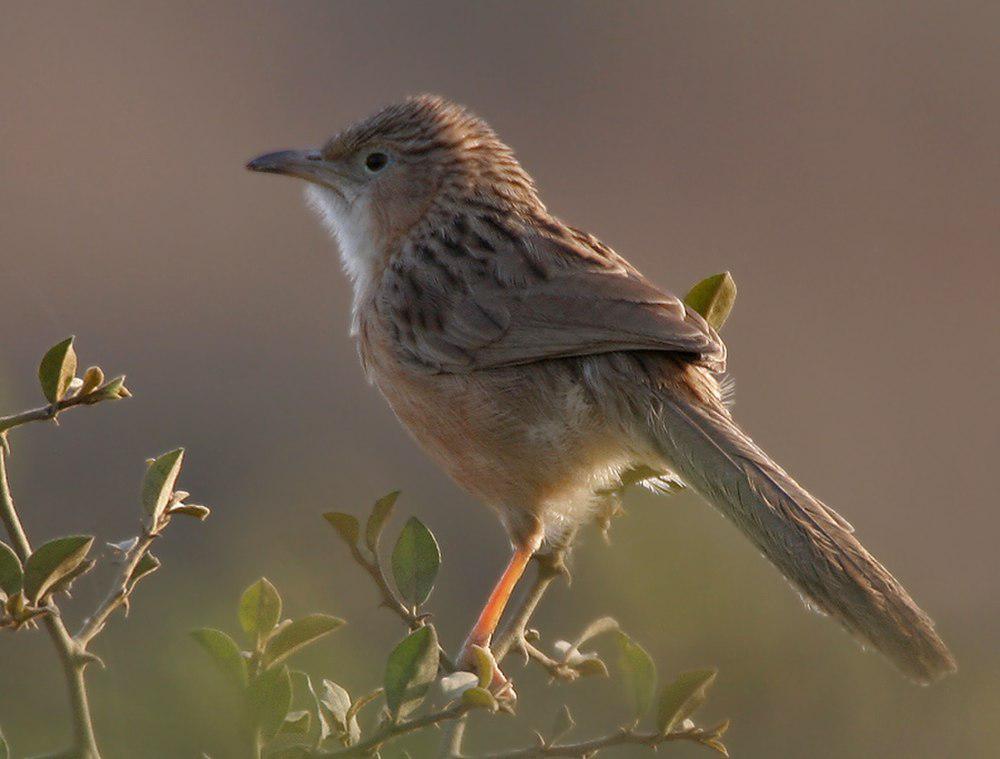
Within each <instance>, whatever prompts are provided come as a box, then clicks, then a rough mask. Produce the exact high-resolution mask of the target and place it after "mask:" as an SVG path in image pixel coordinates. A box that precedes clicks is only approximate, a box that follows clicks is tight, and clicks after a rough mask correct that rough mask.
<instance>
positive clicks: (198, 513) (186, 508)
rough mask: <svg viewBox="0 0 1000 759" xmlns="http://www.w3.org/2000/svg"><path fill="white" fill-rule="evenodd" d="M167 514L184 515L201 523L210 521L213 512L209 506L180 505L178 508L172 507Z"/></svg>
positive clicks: (198, 504) (196, 504)
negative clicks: (209, 517)
mask: <svg viewBox="0 0 1000 759" xmlns="http://www.w3.org/2000/svg"><path fill="white" fill-rule="evenodd" d="M167 513H169V514H184V515H185V516H188V517H194V518H195V519H197V520H198V521H199V522H204V521H205V520H206V519H208V516H209V514H211V513H212V510H211V509H210V508H208V506H202V505H201V504H200V503H179V504H177V505H176V506H171V507H170V510H169V511H168V512H167Z"/></svg>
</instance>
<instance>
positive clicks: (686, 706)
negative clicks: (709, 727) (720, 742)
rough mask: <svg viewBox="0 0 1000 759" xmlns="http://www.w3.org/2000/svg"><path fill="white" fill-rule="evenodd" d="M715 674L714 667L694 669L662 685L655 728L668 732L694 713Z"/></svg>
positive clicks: (703, 700)
mask: <svg viewBox="0 0 1000 759" xmlns="http://www.w3.org/2000/svg"><path fill="white" fill-rule="evenodd" d="M716 674H718V673H717V671H716V670H714V669H696V670H692V671H691V672H684V673H683V674H681V675H679V676H678V677H677V679H676V680H674V681H673V682H672V683H670V684H669V685H667V686H666V687H664V689H663V691H662V692H661V693H660V699H659V701H658V703H657V705H656V727H657V729H658V730H659V731H660V732H661V733H663V734H666V733H669V732H670V731H672V730H673V729H674V728H675V727H677V725H679V724H680V723H681V722H683V721H684V720H686V719H687V718H688V717H690V716H691V715H692V714H694V712H695V711H696V710H697V709H698V708H699V707H700V706H701V705H702V704H704V703H705V699H706V698H708V689H709V688H711V687H712V683H714V682H715V676H716ZM727 727H728V725H727ZM723 732H724V730H723ZM719 734H720V735H721V733H719Z"/></svg>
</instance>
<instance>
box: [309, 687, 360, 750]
mask: <svg viewBox="0 0 1000 759" xmlns="http://www.w3.org/2000/svg"><path fill="white" fill-rule="evenodd" d="M319 700H320V703H321V704H322V705H323V708H324V711H325V713H326V715H327V716H328V717H329V718H330V720H331V721H332V722H333V729H334V732H336V734H337V737H338V738H339V739H340V742H341V743H343V744H344V745H345V746H353V745H354V744H355V743H357V742H358V741H359V740H361V727H360V726H359V725H358V718H357V712H356V711H355V710H352V708H351V696H350V694H349V693H348V692H347V691H346V690H344V688H342V687H341V686H339V685H337V683H335V682H333V681H331V680H324V681H323V695H322V696H320V699H319Z"/></svg>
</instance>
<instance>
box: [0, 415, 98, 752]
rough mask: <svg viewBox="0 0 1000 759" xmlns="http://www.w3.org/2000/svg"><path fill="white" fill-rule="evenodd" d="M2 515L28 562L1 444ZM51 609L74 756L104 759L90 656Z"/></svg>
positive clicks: (47, 618) (48, 625)
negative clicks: (89, 680)
mask: <svg viewBox="0 0 1000 759" xmlns="http://www.w3.org/2000/svg"><path fill="white" fill-rule="evenodd" d="M8 418H9V417H8ZM0 514H2V516H3V523H4V526H5V527H6V528H7V534H8V535H9V536H10V539H11V541H12V542H13V543H14V550H15V551H16V552H17V555H18V557H19V558H20V559H21V562H22V563H24V562H26V561H27V560H28V557H29V556H31V544H30V543H29V542H28V537H27V535H26V534H25V532H24V527H23V526H22V524H21V519H20V517H19V516H18V514H17V509H16V507H15V506H14V497H13V495H12V494H11V491H10V482H9V481H8V479H7V450H6V449H5V448H4V447H3V446H0ZM48 608H49V613H48V614H45V615H43V616H42V623H43V624H44V625H45V629H46V630H47V631H48V633H49V637H50V638H51V639H52V644H53V645H54V646H55V648H56V651H57V652H58V654H59V660H60V662H62V666H63V672H64V673H65V675H66V685H67V688H68V689H69V697H70V704H71V706H72V711H73V734H74V747H73V752H72V753H73V756H74V757H77V759H100V753H99V751H98V749H97V740H96V738H95V737H94V723H93V720H92V719H91V716H90V705H89V704H88V702H87V686H86V683H85V682H84V679H83V670H84V668H85V667H86V666H87V662H88V661H89V657H88V656H87V655H86V652H85V651H84V650H83V649H82V648H81V647H80V646H79V645H78V644H77V643H76V641H74V640H73V638H72V636H71V635H70V634H69V631H68V630H67V629H66V625H65V624H63V621H62V618H61V617H60V616H59V607H58V606H56V604H55V601H53V600H51V599H50V600H49V602H48Z"/></svg>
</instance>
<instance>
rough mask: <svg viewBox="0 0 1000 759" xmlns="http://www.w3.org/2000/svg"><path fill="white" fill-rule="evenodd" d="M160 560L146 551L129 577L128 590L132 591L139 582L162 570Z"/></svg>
mask: <svg viewBox="0 0 1000 759" xmlns="http://www.w3.org/2000/svg"><path fill="white" fill-rule="evenodd" d="M160 564H161V562H160V560H159V559H158V558H156V557H155V556H153V554H151V553H150V552H149V551H146V553H144V554H143V555H142V558H141V559H139V563H138V564H136V565H135V569H133V570H132V574H130V575H129V576H128V583H127V585H128V590H130V591H131V590H132V588H134V587H135V584H136V583H137V582H139V580H141V579H142V578H143V577H145V576H146V575H149V574H152V573H153V572H155V571H156V570H157V569H159V568H160Z"/></svg>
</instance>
